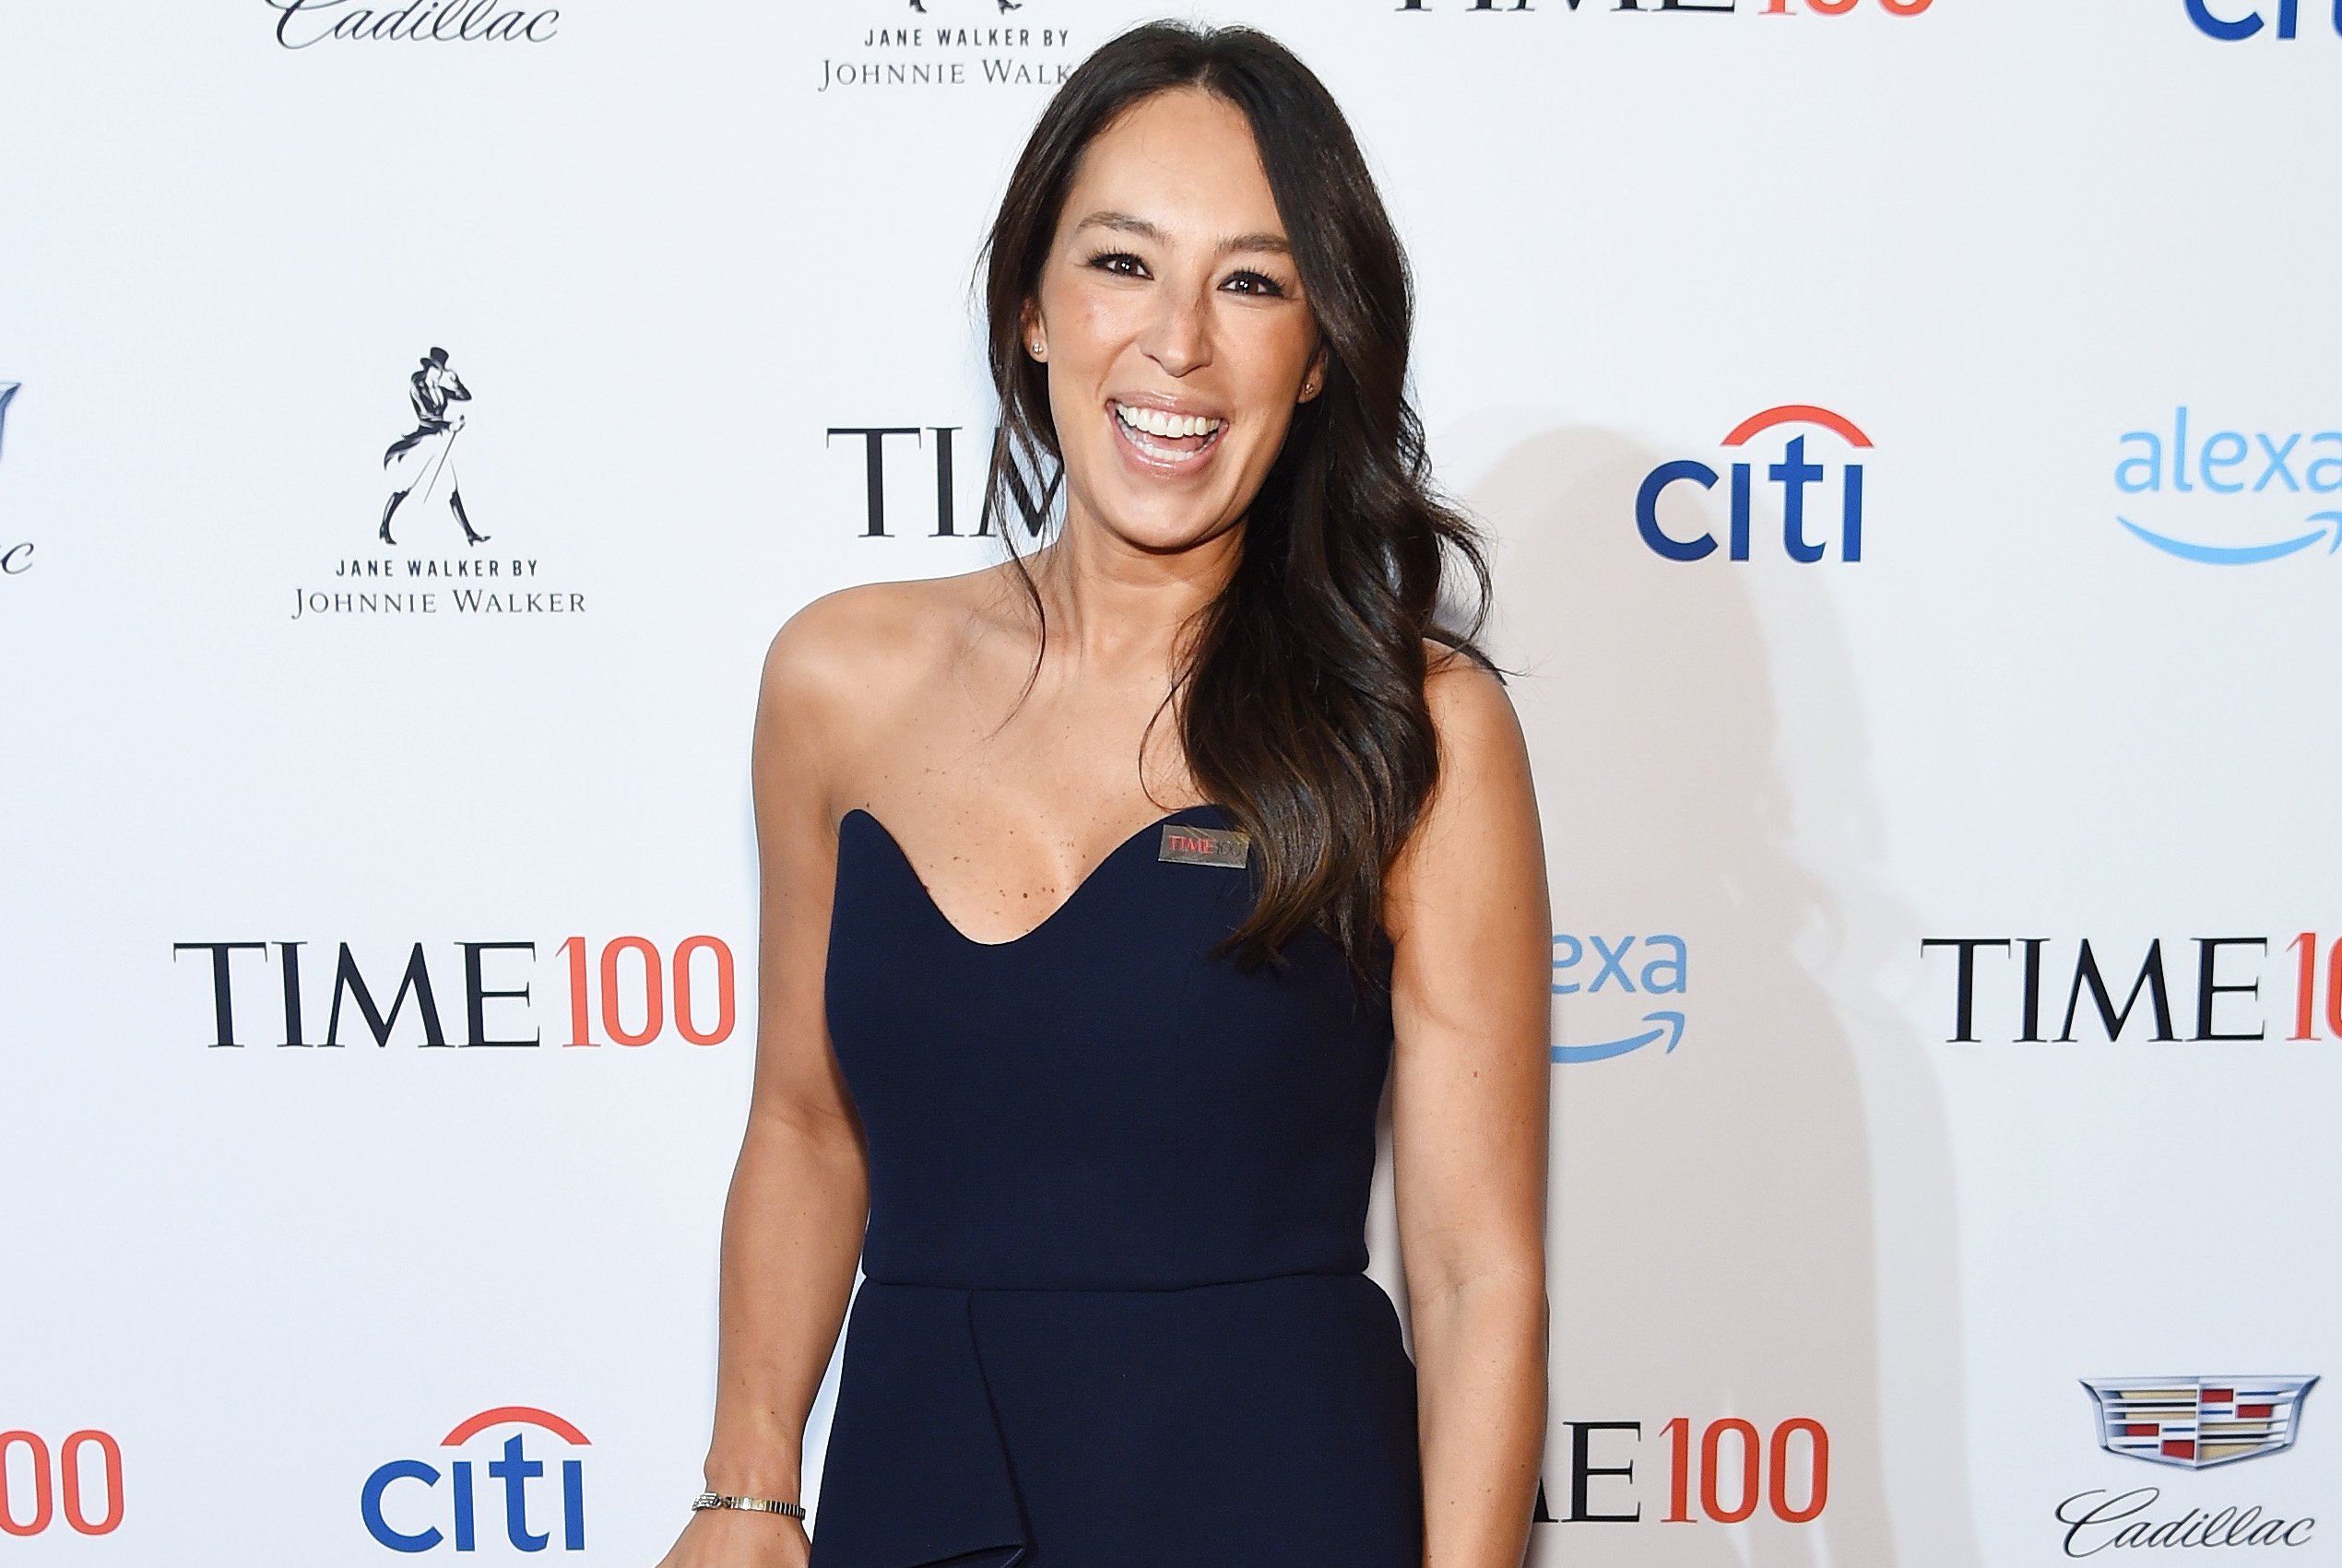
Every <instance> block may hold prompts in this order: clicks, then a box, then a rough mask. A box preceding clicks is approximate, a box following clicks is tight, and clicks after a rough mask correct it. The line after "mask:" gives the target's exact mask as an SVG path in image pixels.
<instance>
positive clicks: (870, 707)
mask: <svg viewBox="0 0 2342 1568" xmlns="http://www.w3.org/2000/svg"><path fill="white" fill-rule="evenodd" d="M989 575H990V573H989V572H970V573H966V574H964V575H962V576H958V577H938V578H928V579H921V580H917V581H911V582H895V583H863V584H856V585H854V586H852V587H848V588H840V589H837V590H836V591H834V592H833V593H828V594H824V595H822V596H821V597H819V598H817V599H815V600H813V601H812V602H811V603H810V604H808V605H807V606H805V607H804V608H802V609H800V610H798V612H797V613H796V614H795V615H792V616H790V617H789V618H788V619H787V621H785V622H783V623H782V626H781V628H780V630H779V631H776V632H775V633H774V635H773V640H772V642H771V643H770V644H769V645H768V646H767V647H766V649H765V653H764V667H763V677H762V679H761V681H760V684H759V687H758V694H757V725H756V728H757V741H756V752H757V763H758V766H759V767H760V769H761V768H763V767H765V766H767V765H768V764H771V763H776V762H778V761H780V760H783V759H786V760H787V762H788V764H789V766H790V767H791V768H792V769H793V770H796V771H798V772H814V773H818V774H821V775H823V776H827V777H832V778H834V777H836V776H838V774H839V772H841V766H840V765H841V764H842V763H844V762H845V761H846V760H847V759H849V758H851V757H852V756H853V755H855V754H857V753H858V752H860V751H861V750H863V749H865V748H867V747H868V746H869V743H870V742H871V741H872V740H873V739H874V738H875V737H877V736H879V735H881V734H882V733H883V732H884V730H885V728H886V726H887V725H888V723H889V721H890V719H891V718H892V717H893V716H895V715H897V714H898V713H899V712H900V710H901V708H902V706H903V704H904V703H905V702H906V701H913V700H914V699H915V698H916V696H917V693H918V692H920V691H921V690H924V689H926V688H927V687H928V686H929V682H930V680H931V678H933V677H934V676H935V675H936V674H937V673H938V672H939V671H940V670H942V669H944V668H946V667H948V666H949V665H950V664H951V661H952V657H953V652H954V649H955V647H956V645H957V643H958V641H959V640H960V639H962V638H963V637H964V628H965V625H966V618H967V615H968V613H969V612H970V610H971V609H972V608H973V607H976V605H978V604H979V603H981V602H982V599H983V595H984V592H985V584H984V582H983V581H982V580H984V579H987V578H988V577H989Z"/></svg>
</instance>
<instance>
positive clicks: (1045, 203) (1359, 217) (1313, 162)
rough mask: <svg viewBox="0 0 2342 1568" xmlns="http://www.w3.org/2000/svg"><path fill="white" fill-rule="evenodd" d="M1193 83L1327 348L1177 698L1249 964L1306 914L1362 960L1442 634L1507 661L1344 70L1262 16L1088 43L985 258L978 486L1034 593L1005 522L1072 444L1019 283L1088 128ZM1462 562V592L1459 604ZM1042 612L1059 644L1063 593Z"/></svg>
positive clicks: (1410, 779) (1042, 504)
mask: <svg viewBox="0 0 2342 1568" xmlns="http://www.w3.org/2000/svg"><path fill="white" fill-rule="evenodd" d="M1172 88H1201V89H1202V90H1204V91H1207V92H1210V93H1212V94H1215V95H1216V96H1218V97H1219V98H1221V99H1223V100H1225V101H1227V102H1228V103H1230V104H1232V105H1234V106H1235V107H1236V108H1237V109H1239V110H1241V111H1242V112H1244V115H1245V117H1246V118H1247V119H1248V121H1249V122H1250V123H1251V126H1252V136H1253V139H1254V141H1255V143H1256V144H1257V146H1258V148H1259V151H1260V163H1261V166H1262V168H1263V169H1264V170H1265V171H1266V172H1267V174H1268V180H1269V188H1270V190H1271V192H1272V194H1273V195H1274V196H1275V199H1276V204H1277V212H1278V214H1279V216H1280V217H1281V218H1283V221H1284V225H1285V233H1286V237H1287V239H1288V241H1289V242H1290V243H1291V245H1292V247H1293V261H1294V265H1295V267H1296V269H1297V270H1298V271H1299V272H1300V274H1301V282H1302V287H1303V289H1304V291H1305V292H1306V293H1307V298H1308V301H1309V305H1310V309H1311V310H1312V312H1314V313H1315V316H1316V319H1317V324H1318V327H1319V332H1320V333H1321V334H1322V336H1323V340H1324V343H1325V348H1326V367H1325V387H1324V390H1323V391H1322V392H1321V393H1319V395H1318V396H1317V397H1316V398H1314V399H1312V400H1310V401H1308V402H1306V403H1302V404H1299V405H1297V406H1296V407H1295V410H1294V417H1293V423H1292V425H1291V427H1290V429H1289V430H1287V431H1286V434H1285V439H1284V444H1283V448H1282V449H1281V450H1280V452H1279V453H1278V454H1277V458H1276V461H1275V463H1274V464H1273V465H1272V466H1271V468H1270V470H1269V473H1268V475H1267V477H1265V478H1264V479H1263V480H1262V481H1261V485H1260V493H1259V494H1258V495H1257V496H1255V498H1254V499H1253V501H1252V505H1251V508H1250V510H1249V511H1248V513H1246V518H1245V523H1244V533H1243V539H1242V544H1241V548H1240V553H1239V557H1238V560H1237V563H1236V569H1235V571H1234V572H1233V574H1232V575H1231V576H1230V578H1229V580H1228V583H1227V584H1226V586H1225V587H1224V589H1223V590H1222V591H1221V593H1220V594H1219V595H1217V596H1216V597H1215V598H1214V599H1213V601H1212V603H1211V604H1210V605H1208V606H1207V607H1205V608H1204V609H1203V610H1202V611H1201V616H1200V618H1199V619H1198V621H1197V622H1196V623H1195V624H1194V626H1193V627H1192V629H1191V631H1192V634H1191V635H1190V636H1189V638H1188V639H1187V640H1186V641H1185V643H1184V646H1185V648H1186V650H1187V651H1186V653H1185V655H1184V657H1183V659H1182V661H1181V666H1180V667H1179V668H1178V669H1177V672H1176V675H1175V678H1174V680H1173V682H1172V688H1171V693H1170V695H1169V696H1166V698H1165V701H1166V702H1168V701H1170V700H1171V697H1177V698H1178V699H1179V702H1178V708H1177V712H1178V715H1179V723H1180V726H1181V738H1182V740H1183V741H1184V742H1185V745H1186V749H1187V757H1188V765H1189V769H1190V770H1191V771H1192V772H1193V774H1194V776H1195V780H1196V782H1197V784H1200V785H1201V786H1202V787H1203V788H1204V789H1205V790H1206V791H1208V792H1209V793H1210V796H1211V798H1212V799H1213V800H1215V801H1217V802H1218V803H1219V804H1221V805H1222V806H1223V807H1224V808H1226V809H1227V811H1228V813H1229V815H1230V816H1231V817H1233V818H1234V819H1236V823H1237V825H1239V826H1240V827H1242V828H1243V829H1245V830H1246V831H1248V832H1249V833H1250V834H1251V835H1252V839H1253V842H1254V843H1255V844H1256V845H1258V846H1259V852H1260V853H1259V855H1258V857H1257V860H1256V867H1257V869H1256V876H1257V878H1258V892H1259V896H1258V898H1257V900H1256V902H1255V904H1254V907H1253V910H1252V913H1251V914H1250V915H1249V917H1248V919H1247V920H1246V921H1245V923H1244V924H1243V925H1241V926H1239V927H1238V928H1237V929H1236V931H1235V932H1234V933H1233V934H1232V935H1231V936H1230V937H1229V938H1228V940H1227V942H1226V943H1225V944H1224V949H1223V950H1226V951H1233V952H1235V953H1236V955H1237V957H1238V959H1239V961H1242V962H1244V963H1247V964H1255V963H1258V962H1260V961H1263V960H1266V959H1271V958H1273V957H1274V956H1275V955H1276V953H1277V952H1278V951H1279V950H1280V949H1282V948H1283V945H1284V944H1285V943H1286V942H1287V941H1288V940H1290V939H1291V938H1292V937H1294V936H1295V935H1296V934H1298V933H1299V932H1301V931H1303V930H1305V929H1307V928H1309V927H1312V926H1315V927H1317V928H1319V929H1320V930H1322V931H1324V932H1325V933H1326V934H1327V935H1328V936H1329V937H1332V938H1333V940H1334V941H1335V942H1336V943H1337V944H1338V945H1339V946H1340V947H1341V949H1343V953H1344V954H1345V955H1347V957H1348V958H1349V960H1350V961H1351V962H1352V963H1353V964H1354V965H1355V966H1356V967H1357V968H1358V969H1359V970H1360V971H1361V972H1363V973H1369V974H1371V973H1375V970H1376V967H1377V966H1376V964H1375V963H1374V961H1373V960H1374V959H1375V958H1377V957H1378V956H1379V952H1380V949H1381V948H1382V946H1383V935H1382V927H1381V923H1380V918H1379V917H1380V911H1381V906H1382V893H1383V885H1384V881H1385V879H1386V878H1387V877H1388V875H1389V872H1390V866H1391V863H1392V862H1393V861H1394V860H1395V859H1396V858H1397V856H1398V855H1399V853H1400V851H1401V849H1402V847H1403V846H1404V844H1405V843H1406V841H1407V838H1408V835H1409V833H1410V832H1412V831H1413V828H1414V825H1415V822H1416V820H1417V819H1418V818H1419V817H1420V816H1421V815H1422V811H1423V808H1424V803H1425V800H1426V799H1427V798H1428V797H1429V796H1430V794H1431V790H1432V787H1433V785H1434V784H1436V783H1437V778H1438V773H1439V753H1438V745H1437V735H1436V733H1435V731H1434V729H1433V726H1432V721H1431V713H1430V709H1429V706H1428V704H1427V703H1426V701H1425V696H1424V682H1425V675H1426V673H1427V669H1428V663H1429V659H1428V650H1427V649H1426V647H1425V641H1426V639H1428V640H1429V641H1430V642H1433V643H1439V644H1443V645H1445V646H1447V647H1449V648H1453V649H1455V650H1457V651H1459V652H1460V653H1461V654H1465V655H1466V656H1468V657H1470V658H1472V659H1473V660H1474V661H1475V662H1477V663H1478V664H1480V665H1481V666H1484V667H1487V668H1491V669H1493V668H1494V666H1492V665H1490V664H1489V661H1488V659H1487V658H1486V656H1485V655H1484V654H1483V653H1482V652H1481V651H1480V649H1479V647H1478V646H1477V644H1476V643H1475V642H1474V639H1475V638H1476V637H1477V636H1478V635H1479V632H1480V629H1481V626H1482V623H1483V621H1484V619H1485V616H1486V610H1487V604H1488V596H1489V579H1488V565H1487V557H1486V553H1485V550H1484V546H1483V544H1482V542H1481V539H1480V537H1479V535H1478V533H1477V531H1476V530H1475V528H1474V527H1473V524H1472V523H1471V521H1470V520H1469V519H1468V518H1466V517H1465V516H1464V515H1463V513H1461V511H1460V510H1458V509H1457V508H1455V507H1454V506H1452V505H1450V504H1449V503H1448V502H1447V501H1444V500H1442V499H1441V498H1440V497H1439V496H1438V494H1437V491H1436V490H1435V489H1434V487H1433V485H1432V482H1431V475H1430V462H1429V459H1428V456H1427V454H1426V453H1425V443H1424V433H1423V422H1422V420H1421V419H1420V418H1419V417H1418V416H1417V415H1416V413H1415V410H1414V408H1413V405H1412V404H1411V403H1410V402H1409V400H1408V396H1407V388H1406V379H1407V355H1408V349H1409V345H1410V341H1411V339H1412V336H1413V323H1414V294H1413V279H1412V277H1411V276H1410V274H1409V272H1408V268H1407V260H1406V255H1405V253H1404V251H1403V249H1402V247H1401V245H1400V243H1399V237H1398V235H1397V233H1396V232H1395V231H1394V230H1392V228H1391V225H1390V217H1389V215H1388V214H1387V213H1386V212H1385V211H1384V209H1383V205H1382V198H1381V196H1380V195H1378V193H1377V191H1376V189H1375V184H1374V179H1373V176H1372V174H1371V173H1370V172H1369V171H1368V170H1367V167H1366V159H1365V157H1364V156H1363V155H1362V154H1361V153H1360V151H1359V149H1358V144H1357V139H1356V138H1355V137H1354V136H1353V135H1352V134H1351V131H1350V125H1349V123H1348V122H1347V121H1346V120H1345V119H1344V118H1343V114H1342V111H1341V109H1340V107H1339V106H1337V105H1336V104H1335V102H1334V100H1333V97H1332V95H1331V93H1329V92H1328V91H1327V90H1326V88H1325V85H1324V84H1323V83H1322V82H1320V81H1319V79H1318V77H1316V75H1315V74H1314V73H1312V72H1311V71H1310V70H1309V68H1308V67H1307V65H1303V64H1302V63H1301V61H1300V60H1299V59H1298V58H1296V57H1295V55H1294V54H1293V53H1292V52H1291V51H1290V50H1288V49H1286V48H1285V47H1284V46H1283V44H1281V43H1279V42H1278V41H1276V40H1274V39H1273V38H1271V37H1270V36H1269V35H1268V34H1266V33H1264V32H1261V31H1260V30H1258V29H1253V28H1248V27H1224V28H1202V27H1197V26H1192V25H1189V24H1185V23H1178V22H1170V21H1162V22H1151V23H1148V24H1146V25H1144V26H1141V27H1137V28H1133V29H1130V31H1128V32H1125V33H1123V34H1121V35H1120V36H1118V37H1117V38H1115V39H1113V40H1112V41H1108V42H1107V43H1106V44H1105V45H1103V46H1102V47H1100V48H1099V49H1098V50H1097V51H1096V52H1095V53H1093V54H1092V55H1090V57H1089V58H1088V59H1087V60H1085V61H1083V62H1082V65H1080V66H1079V67H1078V68H1076V69H1075V71H1074V72H1073V74H1072V75H1071V76H1070V77H1068V78H1067V80H1066V82H1065V84H1064V85H1063V86H1062V87H1060V88H1059V89H1058V91H1057V95H1056V96H1055V97H1054V98H1053V99H1051V100H1050V102H1049V106H1048V108H1047V110H1046V111H1045V112H1043V113H1042V115H1041V120H1040V123H1039V124H1037V125H1035V127H1034V130H1033V135H1032V136H1031V138H1030V139H1029V140H1028V141H1027V142H1026V143H1025V146H1024V151H1023V155H1022V156H1021V157H1019V159H1017V163H1016V168H1015V170H1014V171H1013V172H1012V173H1011V176H1010V179H1009V184H1008V190H1007V193H1006V194H1005V195H1004V196H1003V197H1002V199H1001V202H1000V210H999V215H998V216H997V217H996V218H994V220H993V224H992V230H991V232H990V234H989V236H988V238H987V240H986V242H985V245H984V248H983V251H982V253H981V255H980V258H979V260H978V263H977V267H978V278H979V282H980V285H981V287H982V289H983V294H984V302H985V308H986V312H987V315H988V327H989V330H988V345H987V356H988V360H989V363H990V367H991V371H992V381H993V384H994V386H995V388H996V389H997V391H998V393H999V403H1000V424H999V433H998V435H997V436H996V437H995V439H994V442H993V445H992V455H991V465H990V471H989V474H988V477H987V481H986V489H985V497H984V507H985V512H986V514H987V516H988V518H989V517H998V518H999V519H1000V532H1001V535H1002V537H1003V539H1004V540H1005V541H1006V542H1007V544H1008V546H1009V549H1010V554H1011V560H1014V562H1015V564H1016V568H1017V571H1018V572H1019V574H1020V576H1021V578H1022V580H1023V584H1024V588H1025V591H1026V593H1027V595H1029V596H1030V598H1031V601H1032V605H1033V608H1034V611H1035V615H1036V616H1039V615H1041V613H1042V610H1041V595H1040V592H1039V589H1038V587H1037V585H1036V584H1035V583H1034V581H1033V577H1032V573H1031V572H1030V571H1029V570H1028V569H1027V568H1026V567H1025V564H1024V560H1023V556H1022V554H1021V553H1019V549H1018V546H1017V543H1016V540H1015V536H1014V534H1015V530H1014V526H1013V524H1014V523H1015V522H1017V521H1022V522H1023V524H1024V525H1026V526H1027V527H1028V528H1029V530H1030V531H1031V532H1032V533H1033V535H1034V536H1035V537H1036V538H1037V537H1038V536H1040V535H1041V533H1042V532H1043V531H1044V530H1045V528H1046V526H1047V513H1048V512H1049V509H1050V502H1051V500H1052V498H1053V497H1054V496H1055V495H1056V493H1057V491H1058V489H1059V487H1060V486H1061V485H1062V483H1063V479H1064V460H1063V454H1062V453H1061V452H1060V450H1059V445H1058V435H1057V427H1056V424H1055V422H1054V420H1053V419H1051V417H1050V413H1049V395H1048V369H1047V366H1046V365H1044V364H1041V363H1038V362H1036V361H1035V360H1032V359H1031V358H1029V357H1028V356H1027V355H1026V354H1025V353H1024V352H1023V333H1022V332H1021V330H1020V325H1021V322H1022V317H1023V308H1024V305H1025V303H1026V301H1028V300H1030V299H1032V298H1033V297H1034V296H1035V292H1036V291H1037V289H1039V287H1040V279H1041V272H1042V267H1043V265H1044V263H1045V262H1046V261H1047V258H1048V254H1049V249H1050V245H1051V242H1052V241H1053V240H1054V238H1055V235H1056V231H1057V225H1058V221H1059V216H1060V213H1061V209H1062V208H1063V206H1064V204H1065V198H1066V193H1067V191H1068V190H1069V188H1070V186H1071V184H1072V181H1073V174H1074V170H1075V168H1076V166H1077V164H1078V162H1079V160H1080V159H1081V156H1082V151H1083V149H1084V148H1086V147H1088V146H1089V144H1090V142H1091V140H1092V139H1093V138H1094V137H1095V136H1097V135H1098V134H1099V133H1100V132H1101V131H1103V130H1104V129H1105V128H1106V126H1107V125H1108V124H1111V123H1112V122H1113V121H1114V120H1115V118H1116V117H1117V116H1118V115H1119V114H1121V113H1122V112H1124V111H1126V110H1128V109H1130V107H1132V106H1133V105H1134V104H1136V103H1138V102H1139V101H1140V100H1142V99H1145V98H1148V97H1150V96H1152V95H1153V94H1155V93H1159V92H1163V91H1166V90H1169V89H1172ZM1451 563H1461V566H1462V567H1463V568H1464V571H1463V572H1461V573H1459V572H1454V571H1451V570H1450V566H1451ZM1459 583H1461V584H1463V586H1464V587H1465V588H1466V589H1467V590H1468V593H1467V598H1466V602H1465V603H1464V605H1463V606H1462V607H1461V613H1458V612H1457V611H1456V610H1455V609H1453V608H1451V607H1449V604H1448V596H1449V593H1450V591H1452V590H1453V589H1455V588H1456V587H1457V586H1458V585H1459ZM1042 637H1043V647H1044V649H1045V650H1046V646H1047V622H1046V619H1043V621H1042ZM1039 657H1040V655H1039V654H1036V655H1035V673H1036V674H1037V672H1038V670H1039V667H1040V666H1039ZM1028 690H1029V686H1028ZM1159 716H1160V713H1158V717H1159ZM1150 727H1152V726H1150ZM1143 749H1144V742H1143V740H1142V741H1141V751H1143Z"/></svg>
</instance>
